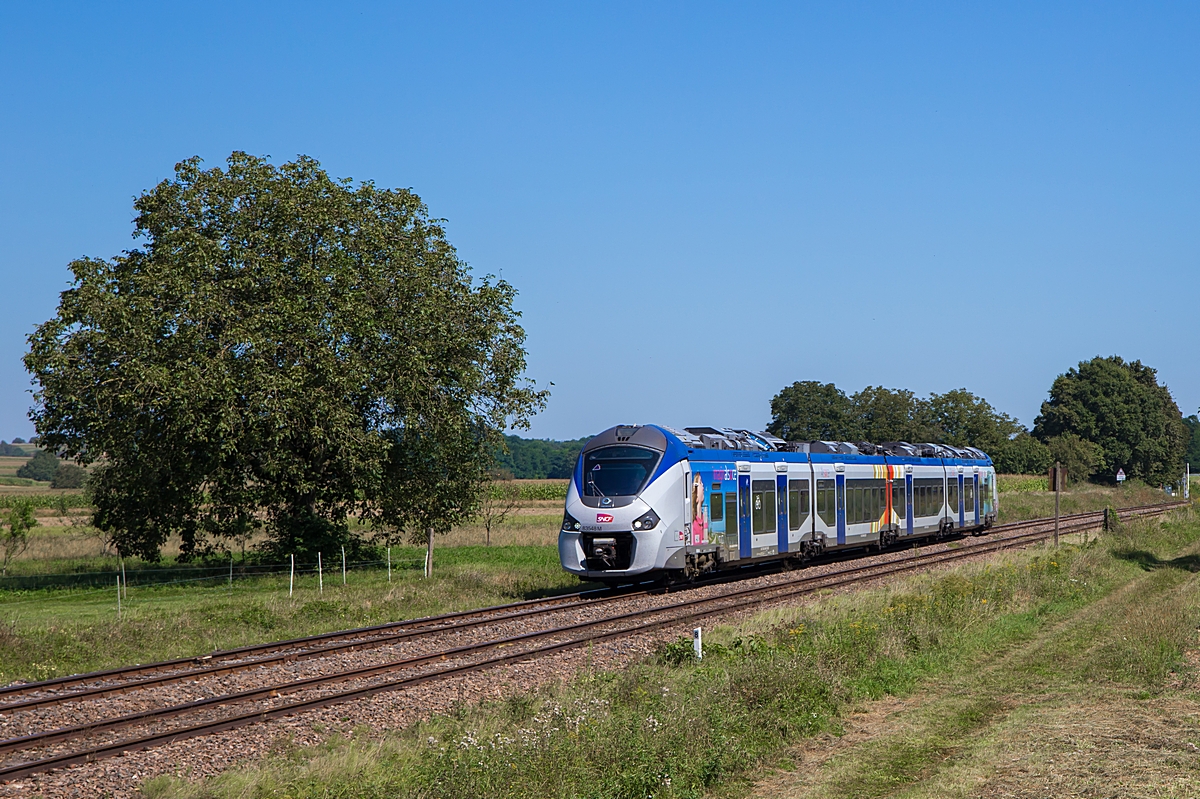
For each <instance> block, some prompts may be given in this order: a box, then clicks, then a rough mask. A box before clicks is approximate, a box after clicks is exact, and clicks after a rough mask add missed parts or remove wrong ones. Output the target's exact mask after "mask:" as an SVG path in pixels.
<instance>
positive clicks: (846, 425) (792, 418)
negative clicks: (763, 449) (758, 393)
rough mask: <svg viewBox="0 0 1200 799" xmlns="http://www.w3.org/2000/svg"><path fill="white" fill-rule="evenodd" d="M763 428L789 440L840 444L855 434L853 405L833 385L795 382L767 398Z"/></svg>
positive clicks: (804, 381)
mask: <svg viewBox="0 0 1200 799" xmlns="http://www.w3.org/2000/svg"><path fill="white" fill-rule="evenodd" d="M767 429H768V430H769V431H770V432H771V433H772V434H773V435H777V436H779V437H780V438H783V439H786V440H789V441H844V440H847V439H849V438H852V437H854V435H855V434H856V429H855V424H854V405H853V403H851V402H850V398H849V397H847V396H846V394H845V392H843V391H842V390H841V389H839V388H838V387H837V386H835V385H834V384H833V383H824V384H822V383H818V382H817V381H815V380H803V381H797V382H795V383H792V384H791V385H790V386H788V387H786V388H784V389H783V390H782V391H780V392H779V393H778V394H776V395H775V396H774V397H773V398H772V399H771V425H770V427H768V428H767Z"/></svg>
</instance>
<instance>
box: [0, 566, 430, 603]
mask: <svg viewBox="0 0 1200 799" xmlns="http://www.w3.org/2000/svg"><path fill="white" fill-rule="evenodd" d="M322 554H323V553H322ZM424 567H425V559H424V558H423V557H416V558H414V557H396V558H386V559H383V560H360V561H345V564H344V568H345V571H346V573H349V572H352V571H360V572H361V571H368V570H370V571H382V570H385V569H390V570H392V571H404V570H408V569H423V568H424ZM342 570H343V561H342V559H341V556H340V554H335V555H334V556H333V557H332V558H330V559H329V560H322V562H321V564H320V565H319V566H318V563H317V562H316V561H314V562H312V563H296V564H295V565H294V566H293V564H292V563H291V562H290V561H289V562H285V563H236V562H233V561H230V562H229V563H228V564H224V565H220V566H174V567H170V568H162V569H154V568H138V569H129V570H124V569H120V568H118V569H113V570H111V571H96V572H73V573H61V574H22V575H10V576H6V577H0V592H12V593H19V592H27V591H42V590H47V589H78V588H91V587H99V586H103V587H104V588H102V589H101V590H109V586H112V585H115V584H116V581H118V580H119V581H120V582H121V584H122V585H123V586H126V587H127V586H130V585H133V586H145V587H149V586H170V585H184V584H189V583H204V582H211V583H214V584H220V583H221V582H227V583H229V584H232V583H233V582H235V581H240V580H251V579H257V578H262V577H271V576H276V577H278V576H285V577H286V576H288V575H292V576H293V577H296V578H299V577H308V576H316V577H318V578H319V579H320V578H323V579H326V580H328V579H336V577H338V576H340V575H341V574H342ZM4 604H9V600H4Z"/></svg>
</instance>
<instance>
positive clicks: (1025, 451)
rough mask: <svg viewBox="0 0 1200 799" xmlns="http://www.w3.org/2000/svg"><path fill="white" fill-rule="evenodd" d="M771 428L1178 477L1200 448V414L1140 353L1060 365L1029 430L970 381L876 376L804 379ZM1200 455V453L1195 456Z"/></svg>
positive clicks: (1009, 469)
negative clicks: (880, 380) (891, 384)
mask: <svg viewBox="0 0 1200 799" xmlns="http://www.w3.org/2000/svg"><path fill="white" fill-rule="evenodd" d="M768 429H769V430H770V432H771V433H773V434H775V435H777V436H779V437H780V438H784V439H788V440H793V441H804V440H826V441H871V442H875V443H878V442H882V441H910V442H932V443H937V444H950V445H955V446H973V447H978V448H979V449H982V450H983V451H985V452H987V453H988V454H989V455H990V456H991V457H992V460H993V461H994V462H995V463H996V469H997V471H999V472H1002V473H1005V474H1036V473H1040V472H1043V471H1045V470H1046V469H1048V468H1049V467H1050V465H1051V464H1053V463H1054V462H1055V461H1058V462H1061V463H1063V464H1064V465H1065V466H1067V468H1068V472H1069V474H1070V475H1071V476H1072V477H1073V478H1074V479H1077V480H1086V479H1088V478H1091V477H1093V476H1103V479H1105V480H1106V481H1110V482H1111V481H1112V480H1113V479H1115V475H1116V472H1117V469H1124V470H1125V473H1126V475H1127V476H1128V477H1131V478H1138V479H1141V480H1145V481H1146V482H1149V483H1174V482H1176V481H1177V480H1179V478H1180V476H1181V475H1182V472H1183V466H1184V459H1185V457H1188V456H1189V453H1193V455H1191V456H1190V457H1195V456H1200V420H1198V419H1197V417H1195V416H1192V417H1189V418H1188V419H1187V420H1184V418H1183V416H1182V414H1181V413H1180V411H1179V406H1178V405H1176V404H1175V401H1174V399H1172V397H1171V393H1170V391H1168V390H1167V388H1166V387H1165V386H1162V385H1159V383H1158V380H1157V373H1156V372H1155V370H1154V369H1152V368H1150V367H1148V366H1145V365H1144V364H1142V363H1141V362H1140V361H1132V362H1126V361H1124V360H1123V359H1121V358H1120V357H1118V356H1111V357H1108V358H1102V357H1099V356H1097V357H1095V358H1093V359H1091V360H1090V361H1083V362H1081V363H1080V364H1079V365H1078V366H1077V367H1075V368H1073V369H1071V370H1069V371H1068V372H1066V373H1065V374H1062V375H1059V376H1058V377H1057V378H1056V379H1055V381H1054V383H1053V385H1051V387H1050V392H1049V398H1048V399H1047V400H1046V401H1045V402H1043V403H1042V407H1041V413H1040V414H1039V415H1038V417H1037V418H1036V419H1035V420H1034V426H1033V429H1032V430H1028V429H1027V428H1025V426H1024V425H1022V424H1020V422H1018V421H1017V420H1016V419H1014V418H1013V417H1011V416H1009V415H1008V414H1006V413H1002V412H1000V411H997V410H996V409H995V408H993V407H992V406H991V404H989V403H988V402H987V400H985V399H983V398H981V397H977V396H975V395H974V394H972V393H971V392H969V391H967V390H966V389H955V390H953V391H948V392H946V393H945V394H936V393H935V394H930V395H929V397H927V398H925V397H918V396H917V395H915V394H914V393H913V392H911V391H908V390H905V389H888V388H884V387H882V386H872V387H867V388H864V389H863V390H861V391H859V392H856V393H854V394H851V395H847V394H846V393H845V392H843V391H842V390H841V389H839V388H837V386H835V385H834V384H832V383H819V382H816V381H801V382H796V383H793V384H792V385H790V386H788V387H786V388H784V389H783V390H782V391H780V392H779V393H778V394H776V395H775V397H774V398H773V399H772V400H771V424H770V427H769V428H768ZM1197 462H1198V463H1200V461H1197Z"/></svg>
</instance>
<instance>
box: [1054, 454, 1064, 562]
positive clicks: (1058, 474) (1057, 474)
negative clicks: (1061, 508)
mask: <svg viewBox="0 0 1200 799" xmlns="http://www.w3.org/2000/svg"><path fill="white" fill-rule="evenodd" d="M1061 495H1062V464H1060V463H1059V462H1058V461H1055V462H1054V548H1055V549H1058V498H1059V497H1060V496H1061Z"/></svg>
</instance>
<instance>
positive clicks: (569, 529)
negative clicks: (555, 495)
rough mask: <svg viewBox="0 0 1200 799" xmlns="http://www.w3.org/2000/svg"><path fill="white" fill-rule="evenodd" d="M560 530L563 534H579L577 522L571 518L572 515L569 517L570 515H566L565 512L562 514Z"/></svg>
mask: <svg viewBox="0 0 1200 799" xmlns="http://www.w3.org/2000/svg"><path fill="white" fill-rule="evenodd" d="M562 529H563V532H564V533H576V532H579V522H578V521H576V520H575V517H574V516H572V515H571V514H569V513H566V512H564V513H563V523H562Z"/></svg>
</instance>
